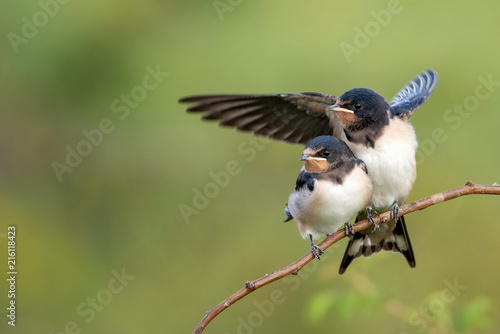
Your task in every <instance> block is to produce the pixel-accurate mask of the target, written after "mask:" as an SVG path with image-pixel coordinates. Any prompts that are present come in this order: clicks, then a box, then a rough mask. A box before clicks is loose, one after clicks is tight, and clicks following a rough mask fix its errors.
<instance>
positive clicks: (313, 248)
mask: <svg viewBox="0 0 500 334" xmlns="http://www.w3.org/2000/svg"><path fill="white" fill-rule="evenodd" d="M309 240H310V241H311V253H312V255H313V256H314V257H315V258H317V259H318V260H321V259H320V257H319V256H320V255H322V254H323V253H324V252H323V250H322V249H321V248H319V246H317V245H315V244H314V242H313V240H312V235H311V234H309Z"/></svg>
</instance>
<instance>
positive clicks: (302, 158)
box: [299, 154, 326, 161]
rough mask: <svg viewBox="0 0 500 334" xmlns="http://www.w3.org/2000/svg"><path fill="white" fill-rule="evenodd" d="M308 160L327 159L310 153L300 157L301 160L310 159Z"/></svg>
mask: <svg viewBox="0 0 500 334" xmlns="http://www.w3.org/2000/svg"><path fill="white" fill-rule="evenodd" d="M308 160H325V161H326V159H325V158H318V157H311V156H310V155H309V154H304V155H303V156H301V157H300V159H299V161H308Z"/></svg>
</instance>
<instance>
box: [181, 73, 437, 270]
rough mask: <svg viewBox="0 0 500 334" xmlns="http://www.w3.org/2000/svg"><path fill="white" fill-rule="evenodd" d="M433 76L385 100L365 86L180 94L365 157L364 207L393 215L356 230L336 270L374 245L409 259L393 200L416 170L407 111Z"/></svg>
mask: <svg viewBox="0 0 500 334" xmlns="http://www.w3.org/2000/svg"><path fill="white" fill-rule="evenodd" d="M437 80H438V77H437V73H436V72H435V71H433V70H427V71H425V72H422V73H421V74H420V75H418V76H417V77H416V78H415V79H414V80H412V81H411V82H410V83H408V84H407V85H406V86H405V87H404V88H403V89H402V90H401V91H400V92H399V93H398V94H397V95H396V96H395V97H394V98H393V99H392V100H391V102H390V103H387V102H386V101H385V99H384V98H383V97H382V96H381V95H379V94H378V93H376V92H375V91H373V90H371V89H366V88H355V89H352V90H350V91H348V92H346V93H344V94H343V95H341V96H340V97H336V96H333V95H327V94H320V93H289V94H274V95H270V94H269V95H203V96H192V97H187V98H183V99H181V100H180V102H188V103H196V104H195V105H194V106H192V107H190V108H188V112H204V113H205V114H204V116H203V119H207V120H217V121H219V123H220V125H222V126H234V127H236V128H237V129H239V130H242V131H251V132H253V133H254V134H256V135H260V136H266V137H269V138H272V139H278V140H284V141H286V142H289V143H301V144H305V143H307V142H308V141H309V140H311V139H312V138H314V137H317V136H321V135H332V134H333V136H335V137H337V138H340V139H342V140H344V141H345V142H346V143H347V145H348V146H349V148H350V149H351V150H352V152H353V153H354V155H355V156H356V158H358V159H361V160H363V161H364V162H365V164H366V167H367V169H368V174H369V176H370V178H371V180H372V183H373V191H372V198H371V200H370V203H369V209H370V208H371V209H373V210H375V211H378V212H384V211H387V210H391V211H392V217H393V220H391V221H390V222H387V223H383V224H381V225H380V228H369V229H366V230H364V231H360V232H357V233H356V234H355V236H354V238H353V239H352V240H351V241H350V242H349V244H348V247H347V250H346V253H345V255H344V259H343V261H342V264H341V267H340V270H339V273H341V274H342V273H343V272H344V271H345V270H346V268H347V266H348V265H349V264H350V263H351V261H352V260H353V259H354V258H356V257H359V256H361V255H363V256H366V257H367V256H370V255H371V254H373V253H374V252H378V251H380V250H388V251H396V252H401V253H402V254H403V255H404V256H405V258H406V259H407V261H408V264H409V265H410V267H415V257H414V254H413V249H412V246H411V243H410V239H409V236H408V232H407V229H406V224H405V220H404V218H403V217H399V206H400V205H402V204H403V203H404V202H405V201H406V198H407V197H408V195H409V193H410V191H411V188H412V187H413V183H414V182H415V178H416V162H415V152H416V150H417V146H418V144H417V139H416V135H415V130H414V129H413V126H412V125H411V124H410V123H409V122H408V118H409V117H410V116H411V115H412V114H413V113H414V112H415V110H417V109H418V108H419V107H420V106H421V105H422V104H423V103H424V102H425V101H426V100H427V98H428V97H429V96H430V94H431V92H432V90H433V89H434V87H435V86H436V84H437ZM365 217H367V218H369V219H371V215H370V210H368V211H366V210H365V211H362V212H360V214H359V215H358V217H357V221H359V220H361V219H364V218H365Z"/></svg>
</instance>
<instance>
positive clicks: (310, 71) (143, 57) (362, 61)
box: [0, 0, 500, 334]
mask: <svg viewBox="0 0 500 334" xmlns="http://www.w3.org/2000/svg"><path fill="white" fill-rule="evenodd" d="M61 2H63V1H62V0H61ZM499 11H500V4H499V3H498V1H484V2H469V3H457V2H456V1H441V2H436V1H410V0H401V1H400V2H397V1H385V0H384V1H370V2H368V1H366V2H347V1H343V2H338V1H311V2H306V1H288V2H286V3H285V2H270V1H237V0H232V1H229V0H220V1H215V2H214V1H210V0H206V1H176V2H174V1H142V2H137V1H117V0H113V1H106V2H99V1H87V2H77V1H69V2H67V3H59V2H55V1H51V0H42V1H41V2H40V3H39V2H35V1H18V2H4V3H3V4H2V10H1V14H0V16H1V20H0V22H1V23H0V25H1V27H2V30H3V35H4V38H3V40H2V43H1V44H0V53H1V57H2V65H1V70H0V71H1V72H0V73H1V86H2V89H1V90H0V96H1V99H2V104H3V110H4V112H2V113H1V114H0V118H1V119H0V150H1V155H2V157H3V158H2V159H1V163H0V178H1V193H0V196H1V200H0V211H1V212H2V219H1V223H0V244H1V245H2V246H1V249H2V252H1V254H3V255H2V258H1V259H0V263H2V266H1V269H0V270H1V271H0V278H2V279H1V283H0V284H1V286H0V289H1V290H0V295H1V298H0V300H1V305H2V308H1V309H2V310H4V311H2V312H1V313H2V317H1V318H2V319H3V320H2V323H1V325H0V330H1V331H2V332H3V331H4V330H5V329H8V330H12V332H13V331H14V330H16V331H17V332H18V333H35V332H36V333H54V334H55V333H61V332H62V333H73V332H74V333H80V332H81V333H110V332H111V333H190V332H191V331H193V330H194V328H195V327H196V325H197V323H198V322H199V321H200V320H201V318H202V317H203V316H204V314H205V312H206V311H207V310H208V309H210V308H212V307H213V306H215V305H216V304H217V303H219V302H220V301H222V300H223V299H224V298H226V297H228V296H229V295H230V294H232V293H233V292H235V291H236V290H238V289H240V288H241V287H242V286H243V284H244V282H245V281H247V280H253V279H257V278H259V277H261V276H263V275H265V274H266V273H271V272H272V271H274V270H276V269H279V268H281V267H284V266H285V265H287V264H289V263H291V262H293V261H294V260H296V259H297V258H299V257H300V256H302V255H303V254H305V253H306V252H307V251H308V243H307V242H306V241H305V240H302V239H301V237H300V235H299V233H298V230H297V227H296V225H295V223H294V222H290V223H287V224H283V223H281V221H282V220H283V218H284V214H283V206H284V204H285V203H286V201H287V199H288V195H289V194H290V192H291V191H292V189H293V187H294V182H295V179H296V177H297V174H298V171H299V169H300V167H301V164H300V162H299V161H298V158H299V157H300V155H301V151H302V147H300V146H296V145H288V144H284V143H281V142H275V141H267V140H259V141H257V142H255V141H252V137H251V136H250V135H249V134H247V133H239V132H237V131H235V130H234V129H221V128H218V127H217V126H216V124H213V123H206V122H201V121H200V119H199V117H198V116H197V115H188V114H186V113H185V108H186V106H185V105H179V104H178V103H177V100H178V99H179V98H180V97H183V96H187V95H195V94H205V93H282V92H300V91H317V92H323V93H330V94H342V93H343V92H344V91H346V90H349V89H351V88H354V87H369V88H373V89H375V90H376V91H378V92H379V93H381V94H382V95H383V96H385V97H386V98H387V99H391V98H392V96H393V95H394V94H395V93H397V92H398V91H399V89H401V88H402V87H403V86H404V85H405V84H406V83H407V82H408V81H409V80H411V79H412V78H413V77H414V76H415V75H417V74H418V73H420V71H422V70H424V69H427V68H433V69H434V70H436V71H437V72H438V74H439V83H438V86H437V88H436V89H435V90H434V92H433V94H432V97H431V98H430V99H429V100H428V102H426V103H425V105H424V106H423V107H421V108H420V109H419V110H418V111H417V112H416V113H415V114H414V115H413V116H412V118H411V121H412V124H413V125H414V127H415V129H416V132H417V136H418V138H419V142H420V146H421V150H420V151H419V165H418V177H417V181H416V183H415V185H414V188H413V191H412V193H411V195H410V197H409V199H408V200H409V201H414V200H417V199H420V198H423V197H426V196H428V195H431V194H434V193H437V192H440V191H444V190H447V189H450V188H455V187H458V186H461V185H463V184H464V183H465V182H466V181H467V180H471V181H473V182H475V183H483V184H492V183H493V182H495V181H498V182H500V177H499V173H498V170H499V164H500V155H499V154H498V149H497V147H498V143H499V141H500V131H499V130H500V129H499V128H500V113H499V112H498V106H499V105H500V66H499V63H498V59H499V52H500V45H499V44H498V31H499V29H500V21H498V12H499ZM367 29H368V30H367ZM360 31H361V32H360ZM363 34H365V35H366V36H365V37H363ZM343 49H344V51H343ZM346 50H349V52H350V53H349V52H348V53H346V52H347V51H346ZM152 71H153V72H154V71H159V72H161V73H160V74H158V75H157V76H156V80H154V79H152V78H153V77H147V76H148V75H149V73H150V72H152ZM166 73H168V75H167V74H166ZM145 78H146V81H144V80H145ZM484 80H486V81H488V80H490V81H492V82H493V84H490V86H488V87H485V86H484V84H483V81H484ZM153 86H154V87H153ZM145 87H146V88H145ZM488 89H489V90H488ZM476 94H479V95H480V96H481V98H480V99H479V98H476V97H475V96H476ZM486 95H487V96H486ZM127 96H129V97H128V99H129V100H128V102H127V101H126V99H127ZM130 96H131V97H130ZM460 108H461V110H462V112H461V113H460V112H459V111H458V110H459V109H460ZM103 122H104V125H103ZM99 127H103V129H104V130H105V131H106V133H104V132H102V131H101V130H99V131H98V130H95V129H98V128H99ZM436 129H437V130H436ZM436 131H437V132H438V133H440V135H439V138H440V139H439V140H436V139H433V132H436ZM84 133H87V134H89V133H90V134H93V136H94V137H92V138H93V140H94V142H95V143H96V144H93V145H90V146H88V144H85V143H84V142H85V140H87V138H86V136H85V135H84ZM99 133H101V135H99ZM443 138H444V139H443ZM82 142H83V144H82ZM78 149H79V150H80V151H81V152H84V154H86V156H82V157H81V161H79V160H78V158H76V157H73V158H70V163H71V164H72V165H73V167H69V166H68V164H67V162H66V159H67V155H68V152H69V151H68V150H78ZM245 152H246V153H245ZM71 159H73V160H71ZM230 161H236V163H238V166H239V168H238V172H237V173H235V174H236V175H232V176H231V177H230V180H229V182H228V184H227V185H225V186H224V187H218V188H217V189H215V188H212V189H211V190H212V191H213V193H211V196H212V197H213V198H210V199H208V203H202V204H203V205H201V204H200V203H198V204H199V207H200V208H201V207H202V206H203V208H201V209H200V210H198V211H197V212H196V213H193V214H192V215H190V216H189V219H187V220H186V219H184V218H183V216H182V214H181V212H180V207H181V206H182V204H184V205H186V206H191V207H192V206H193V199H194V196H195V192H196V191H198V190H199V191H203V190H204V187H205V186H207V184H210V183H212V182H213V180H212V177H211V176H210V175H211V172H212V173H219V172H220V171H223V170H226V168H227V164H228V162H230ZM55 162H56V164H54V163H55ZM57 163H59V164H61V165H58V164H57ZM55 165H57V166H58V168H59V177H58V176H57V173H56V172H55V171H54V166H55ZM62 165H65V166H67V167H65V169H61V168H63V167H61V166H62ZM70 170H71V172H70ZM499 200H500V198H498V197H495V196H470V197H465V198H459V199H456V200H454V201H451V202H447V203H444V204H440V205H438V206H435V207H432V208H429V209H427V210H424V211H421V212H416V213H413V214H411V215H410V216H408V217H407V224H408V229H409V232H410V234H411V240H412V243H413V248H414V251H415V254H416V259H417V267H416V268H415V269H410V268H409V267H408V265H407V264H406V261H405V260H404V258H403V256H401V255H399V254H392V253H383V254H377V255H375V256H373V257H371V258H370V259H359V260H357V261H355V262H354V263H353V264H352V265H351V266H350V268H349V269H348V271H347V272H346V274H344V275H343V276H341V277H339V276H338V274H337V270H338V266H339V263H340V260H341V258H342V255H343V252H344V248H345V245H346V240H342V241H341V242H340V243H339V244H338V245H336V246H335V247H332V248H331V249H329V250H328V251H327V256H325V258H324V260H322V261H321V262H318V261H314V262H313V263H311V264H310V265H309V266H307V267H306V268H305V270H304V271H303V272H302V273H301V274H300V275H299V276H298V278H297V277H293V278H290V279H288V280H284V281H280V282H276V283H274V284H272V285H270V286H267V287H264V288H263V289H261V290H259V291H257V292H255V293H253V294H251V295H249V296H248V297H246V298H244V299H243V300H242V301H240V302H238V303H237V304H235V305H233V306H232V307H230V308H229V309H228V310H227V311H225V312H223V313H222V314H221V315H220V316H219V317H218V318H216V319H215V320H214V321H213V322H212V323H211V324H210V325H209V327H208V328H207V330H206V333H231V334H232V333H246V334H250V333H279V332H282V333H304V332H308V333H320V332H325V331H330V332H347V333H359V332H361V331H371V332H375V333H398V334H400V333H482V332H485V333H489V332H498V330H499V329H500V320H499V319H500V305H499V302H498V300H499V299H500V288H499V287H498V259H497V254H498V253H500V243H499V242H498V239H497V238H498V235H499V233H500V224H498V222H497V221H496V220H497V217H498V214H497V213H496V208H498V204H499ZM12 224H13V225H15V226H16V227H17V247H18V252H17V261H18V262H17V270H18V276H17V295H16V301H17V304H16V305H17V326H16V328H15V329H13V328H11V326H8V325H7V319H6V316H5V315H6V310H5V308H6V307H7V305H8V304H7V303H8V298H7V288H8V287H7V285H6V280H5V273H6V272H7V255H6V245H7V239H6V233H7V226H8V225H12ZM120 275H125V277H122V278H121V281H120V280H117V279H116V277H117V276H120ZM457 284H458V286H459V287H457V286H456V285H457ZM453 286H455V287H453ZM277 296H279V298H278V297H277Z"/></svg>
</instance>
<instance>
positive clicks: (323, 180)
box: [285, 136, 372, 259]
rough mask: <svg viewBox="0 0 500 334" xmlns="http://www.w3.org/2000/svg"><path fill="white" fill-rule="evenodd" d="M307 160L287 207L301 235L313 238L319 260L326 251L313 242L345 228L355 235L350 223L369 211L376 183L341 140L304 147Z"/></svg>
mask: <svg viewBox="0 0 500 334" xmlns="http://www.w3.org/2000/svg"><path fill="white" fill-rule="evenodd" d="M299 160H301V161H304V167H302V169H301V171H300V174H299V176H298V177H297V182H296V184H295V190H294V191H293V192H292V194H291V195H290V197H289V198H288V204H287V205H286V207H285V213H286V215H287V219H285V221H288V220H290V219H291V218H292V217H293V218H294V219H295V220H296V221H297V225H298V226H299V231H300V234H301V235H302V237H303V238H304V239H306V238H307V237H309V241H310V245H311V252H312V254H313V255H314V257H316V258H317V259H319V258H320V255H321V254H323V250H322V249H321V248H319V247H318V246H317V245H315V244H314V242H313V239H316V238H318V237H319V236H321V235H323V234H327V235H328V234H332V233H335V232H336V231H337V230H338V229H339V228H340V227H341V226H342V225H344V226H345V228H346V233H347V234H351V236H352V235H353V234H354V233H353V232H352V225H350V224H349V223H348V222H347V221H348V220H349V218H351V217H352V216H354V215H356V214H357V213H358V212H361V211H362V210H364V209H365V208H366V206H367V205H368V203H369V202H370V199H371V195H372V182H371V180H370V177H369V176H368V171H367V169H366V166H365V163H364V162H363V161H361V160H359V159H357V158H356V157H355V156H354V154H353V153H352V152H351V150H350V149H349V147H348V146H347V145H346V143H344V142H343V141H341V140H340V139H338V138H335V137H332V136H319V137H316V138H314V139H312V140H311V141H310V142H309V143H308V144H307V145H306V147H305V148H304V152H303V155H302V157H301V158H300V159H299Z"/></svg>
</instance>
